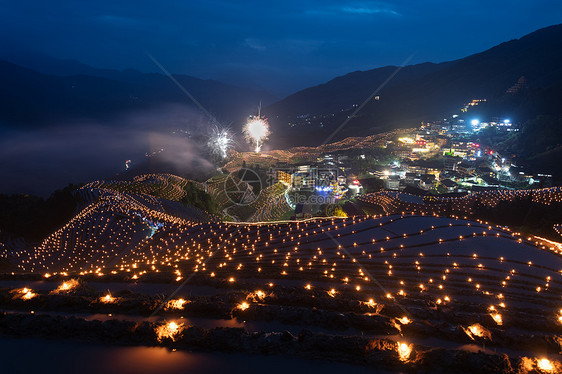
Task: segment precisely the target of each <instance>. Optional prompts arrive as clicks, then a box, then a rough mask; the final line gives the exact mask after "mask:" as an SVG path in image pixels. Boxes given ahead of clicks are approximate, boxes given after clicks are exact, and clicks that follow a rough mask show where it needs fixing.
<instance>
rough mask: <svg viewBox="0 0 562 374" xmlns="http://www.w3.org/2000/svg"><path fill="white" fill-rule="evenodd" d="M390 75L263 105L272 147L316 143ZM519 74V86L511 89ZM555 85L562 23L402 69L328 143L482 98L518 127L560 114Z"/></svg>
mask: <svg viewBox="0 0 562 374" xmlns="http://www.w3.org/2000/svg"><path fill="white" fill-rule="evenodd" d="M396 69H397V67H395V66H387V67H382V68H378V69H373V70H369V71H358V72H353V73H350V74H347V75H344V76H341V77H337V78H335V79H333V80H331V81H329V82H327V83H325V84H321V85H318V86H316V87H311V88H307V89H305V90H302V91H299V92H297V93H295V94H293V95H290V96H288V97H287V98H285V99H283V100H281V101H279V102H277V103H274V104H272V105H270V106H269V107H267V108H265V110H264V112H265V114H266V115H267V116H268V118H269V120H270V123H271V124H272V127H273V133H275V134H276V135H277V136H276V137H275V138H274V139H272V141H276V142H277V145H278V146H286V145H288V144H290V145H292V146H295V145H315V144H318V143H320V142H322V141H323V140H324V138H326V137H327V136H328V135H329V134H330V133H331V132H332V131H333V130H334V129H335V128H336V127H337V126H338V125H340V124H341V123H342V122H343V121H344V120H345V119H346V118H347V116H349V115H350V114H351V113H352V112H353V109H354V107H353V105H360V104H361V103H362V102H363V101H364V100H365V99H366V98H368V97H369V95H371V94H372V93H373V92H374V91H375V90H376V89H377V88H378V87H379V86H380V85H381V84H382V83H383V82H384V81H385V80H386V79H387V78H388V77H390V76H391V74H393V72H395V70H396ZM522 76H524V77H525V80H524V81H525V84H524V85H523V84H522V85H521V89H513V87H514V86H515V85H516V84H517V82H518V80H519V79H520V78H521V77H522ZM560 82H562V25H556V26H550V27H547V28H544V29H540V30H538V31H535V32H533V33H531V34H528V35H526V36H524V37H522V38H520V39H516V40H511V41H508V42H505V43H502V44H500V45H498V46H496V47H493V48H491V49H489V50H487V51H484V52H481V53H477V54H474V55H471V56H468V57H465V58H462V59H459V60H455V61H450V62H445V63H440V64H431V63H423V64H418V65H410V66H406V67H404V68H403V69H401V70H400V71H399V72H398V73H397V74H396V76H395V77H394V78H392V79H391V80H390V81H389V82H388V84H386V85H385V86H384V87H383V88H382V89H381V90H380V92H378V93H377V95H378V96H379V100H372V101H370V102H369V103H367V104H366V106H365V107H364V108H363V109H362V110H361V111H359V112H358V113H357V115H356V116H355V117H354V118H351V120H350V121H349V123H348V125H347V126H346V127H345V128H344V129H342V131H341V132H339V133H338V135H337V136H336V137H335V138H334V139H332V140H337V139H341V138H345V137H347V136H351V135H353V136H361V135H367V134H372V133H376V132H381V131H385V130H388V129H393V128H398V127H413V126H416V125H418V124H419V123H420V121H431V120H438V119H442V118H444V117H445V116H449V115H451V114H453V113H455V112H458V110H459V109H460V108H461V107H462V105H463V103H466V102H468V101H470V100H472V99H477V98H486V99H488V103H487V105H486V107H487V109H488V110H489V111H490V112H491V113H496V114H499V113H497V112H502V114H503V113H506V114H507V115H510V116H511V118H512V119H513V120H516V121H519V122H521V123H522V122H524V121H526V120H529V119H531V118H534V117H535V116H536V115H539V114H556V113H559V112H560V111H561V109H560V108H561V106H560V105H559V102H560V98H562V91H561V87H562V86H561V85H559V84H558V83H560ZM510 88H512V90H510V93H508V92H507V91H508V90H509V89H510ZM299 117H300V118H299ZM289 124H292V126H290V125H289Z"/></svg>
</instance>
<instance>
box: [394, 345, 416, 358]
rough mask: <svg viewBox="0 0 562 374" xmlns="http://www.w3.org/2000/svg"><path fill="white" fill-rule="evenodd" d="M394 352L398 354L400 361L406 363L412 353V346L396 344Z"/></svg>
mask: <svg viewBox="0 0 562 374" xmlns="http://www.w3.org/2000/svg"><path fill="white" fill-rule="evenodd" d="M396 350H397V352H398V356H399V357H400V360H401V361H407V360H408V358H410V353H412V345H411V344H410V345H408V344H406V343H401V342H398V343H397V347H396Z"/></svg>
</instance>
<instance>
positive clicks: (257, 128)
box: [243, 115, 270, 153]
mask: <svg viewBox="0 0 562 374" xmlns="http://www.w3.org/2000/svg"><path fill="white" fill-rule="evenodd" d="M243 131H244V135H245V136H246V139H247V140H248V141H249V142H250V143H254V144H255V145H256V153H258V152H259V151H260V149H261V147H262V145H263V142H264V141H265V140H266V139H267V138H268V136H269V134H270V132H269V123H267V120H266V119H265V118H263V117H261V116H259V115H258V116H257V117H250V119H249V120H248V122H246V125H244V130H243Z"/></svg>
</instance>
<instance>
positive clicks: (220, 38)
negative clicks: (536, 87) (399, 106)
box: [0, 0, 562, 95]
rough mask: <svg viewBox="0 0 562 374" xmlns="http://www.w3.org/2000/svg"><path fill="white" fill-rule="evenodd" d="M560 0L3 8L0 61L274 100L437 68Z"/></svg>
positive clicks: (522, 26)
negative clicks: (38, 59) (35, 58)
mask: <svg viewBox="0 0 562 374" xmlns="http://www.w3.org/2000/svg"><path fill="white" fill-rule="evenodd" d="M560 15H562V2H561V1H559V0H544V1H542V0H538V1H529V0H512V1H489V0H488V1H468V0H466V1H437V0H423V1H420V0H400V1H392V2H382V1H350V2H342V1H331V0H323V1H302V0H299V1H295V0H286V1H283V2H276V3H275V4H272V3H271V2H268V1H216V0H207V1H185V0H168V1H124V0H111V1H108V0H98V1H95V2H90V1H89V2H84V1H76V0H62V1H57V0H55V1H44V0H41V1H39V0H36V1H25V0H23V1H18V2H16V1H2V2H1V3H0V33H1V35H2V38H0V57H2V58H12V60H15V59H18V58H19V59H21V58H22V56H23V55H26V54H28V53H42V54H47V55H49V56H52V57H56V58H71V59H76V60H79V61H82V62H84V63H86V64H89V65H92V66H95V67H104V68H118V69H124V68H136V69H140V70H142V71H158V68H157V67H156V66H155V65H154V63H153V62H152V61H151V60H150V59H149V58H148V57H147V55H146V53H145V51H148V52H149V53H150V54H152V55H153V56H154V57H155V58H157V59H158V60H159V61H160V62H161V63H162V64H163V65H164V66H165V67H166V68H167V69H168V70H169V71H172V72H176V73H185V74H190V75H193V76H197V77H201V78H213V79H218V80H222V81H227V82H231V83H236V84H239V85H246V86H249V87H262V88H265V89H267V90H270V91H272V92H274V93H277V94H278V95H284V94H287V93H291V92H294V91H295V90H298V89H302V88H305V87H307V86H310V85H313V84H318V83H321V82H324V81H327V80H329V79H331V78H333V77H335V76H337V75H341V74H345V73H347V72H350V71H354V70H366V69H371V68H375V67H379V66H384V65H389V64H393V65H398V64H401V63H402V62H403V61H404V60H405V59H407V58H408V57H409V56H411V55H412V54H414V56H413V58H412V59H411V60H410V62H411V63H418V62H425V61H432V62H441V61H446V60H451V59H456V58H460V57H463V56H466V55H469V54H472V53H475V52H479V51H482V50H484V49H487V48H489V47H492V46H494V45H496V44H499V43H501V42H503V41H506V40H510V39H514V38H518V37H521V36H523V35H525V34H527V33H529V32H532V31H534V30H536V29H538V28H541V27H545V26H549V25H552V24H557V23H560V22H562V17H561V16H560Z"/></svg>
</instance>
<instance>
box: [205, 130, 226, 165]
mask: <svg viewBox="0 0 562 374" xmlns="http://www.w3.org/2000/svg"><path fill="white" fill-rule="evenodd" d="M207 144H208V146H209V147H210V148H211V150H212V152H213V153H214V154H217V155H219V156H220V157H221V158H223V159H224V158H226V157H227V155H228V154H227V153H228V148H230V146H231V145H232V137H231V136H230V133H229V132H228V129H221V128H218V127H216V126H215V127H214V128H213V129H212V130H211V137H210V138H209V142H208V143H207Z"/></svg>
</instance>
